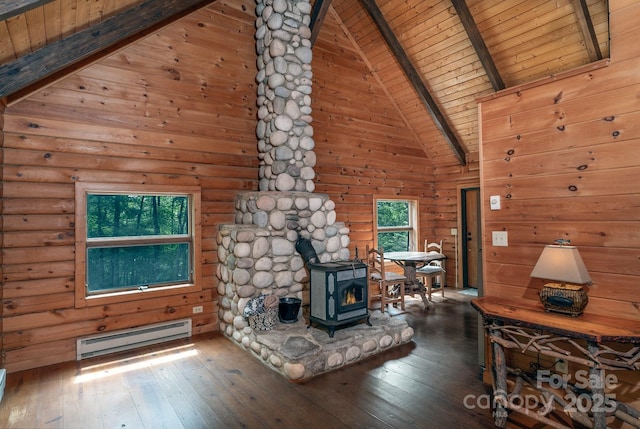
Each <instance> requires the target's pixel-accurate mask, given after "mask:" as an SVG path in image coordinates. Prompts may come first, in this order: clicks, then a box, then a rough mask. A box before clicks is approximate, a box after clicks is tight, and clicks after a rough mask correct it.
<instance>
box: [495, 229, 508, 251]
mask: <svg viewBox="0 0 640 429" xmlns="http://www.w3.org/2000/svg"><path fill="white" fill-rule="evenodd" d="M491 243H492V244H493V245H494V246H502V247H508V246H509V236H508V234H507V231H491Z"/></svg>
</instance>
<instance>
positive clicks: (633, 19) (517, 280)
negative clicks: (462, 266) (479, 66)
mask: <svg viewBox="0 0 640 429" xmlns="http://www.w3.org/2000/svg"><path fill="white" fill-rule="evenodd" d="M610 8H611V11H610V23H611V59H610V65H608V66H605V67H601V68H597V69H593V70H590V71H584V72H579V73H574V74H573V75H571V76H568V77H563V76H556V77H555V78H553V79H548V80H546V81H542V82H539V83H538V84H536V85H530V86H526V87H522V88H516V89H515V90H507V91H504V92H503V93H498V94H496V96H495V97H492V98H489V97H487V98H486V99H484V100H482V102H481V105H480V109H481V113H480V119H481V128H482V129H481V154H482V156H481V184H482V201H483V203H482V210H483V218H484V246H483V247H484V273H485V276H484V277H485V283H484V290H485V294H487V295H496V296H506V297H518V298H523V299H528V300H536V301H537V300H538V291H539V290H540V289H541V287H542V284H543V280H540V279H532V278H530V277H529V274H530V273H531V270H532V269H533V266H534V264H535V263H536V261H537V259H538V257H539V255H540V253H541V251H542V248H543V246H544V245H545V244H551V243H552V242H553V240H555V239H560V238H562V239H570V240H571V243H572V244H574V245H576V246H577V247H578V249H579V251H580V253H581V255H582V258H583V260H584V262H585V264H586V267H587V269H588V270H589V272H590V274H591V277H592V279H593V286H591V287H589V289H588V292H589V305H588V307H587V309H586V312H587V313H598V314H604V315H608V314H615V315H617V316H625V317H630V318H637V319H640V309H639V308H638V304H637V302H638V284H637V282H638V281H637V280H638V275H640V265H639V263H638V261H639V257H640V215H639V213H640V212H639V211H638V201H639V196H640V185H639V184H640V145H639V139H640V130H639V128H638V126H637V124H638V123H640V105H639V104H638V98H639V97H640V75H639V74H638V69H639V68H640V49H638V44H637V43H636V42H635V41H637V39H638V37H640V29H639V28H638V26H637V22H638V20H639V19H640V3H638V2H631V1H627V2H624V1H622V2H611V3H610ZM491 195H499V196H501V198H502V209H501V210H494V211H492V210H489V202H488V201H489V197H490V196H491ZM491 231H507V232H508V247H494V246H492V244H491Z"/></svg>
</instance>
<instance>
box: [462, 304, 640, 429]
mask: <svg viewBox="0 0 640 429" xmlns="http://www.w3.org/2000/svg"><path fill="white" fill-rule="evenodd" d="M471 305H472V306H473V307H474V308H475V309H476V310H477V311H478V312H479V313H480V314H481V315H482V318H483V324H484V328H485V330H486V336H487V339H488V341H489V345H490V347H489V348H488V356H487V364H488V365H489V364H490V365H491V375H492V383H493V390H494V391H493V395H494V397H493V404H494V416H495V424H496V426H498V427H504V426H505V425H506V420H507V417H508V413H509V412H520V413H523V414H525V415H527V416H529V417H531V418H533V419H535V420H538V421H540V422H542V423H544V424H546V425H549V427H554V428H569V426H565V425H563V424H562V423H558V422H557V421H555V420H552V419H551V418H550V417H549V416H548V414H549V413H550V412H551V411H552V410H553V408H555V409H557V407H558V406H559V407H560V409H561V410H562V411H563V412H564V413H566V414H567V415H568V416H569V417H571V419H573V420H575V421H577V422H579V423H581V424H583V425H584V426H586V427H593V428H595V429H604V428H606V427H607V422H606V419H607V416H615V417H616V418H617V419H620V420H622V421H624V422H625V423H628V424H630V425H631V426H632V427H638V428H640V411H638V410H636V409H634V408H633V407H631V406H629V405H628V404H624V403H622V402H620V401H618V400H617V398H616V397H615V395H613V394H611V393H609V392H607V387H611V384H612V378H613V379H615V376H614V375H611V374H606V373H605V371H607V370H631V371H637V370H639V369H640V321H639V320H634V319H626V318H618V317H608V316H600V315H594V314H588V313H585V314H583V315H582V316H580V317H569V316H565V315H560V314H554V313H547V312H545V311H544V309H543V308H542V306H541V305H540V304H538V303H536V302H533V301H527V300H518V299H506V298H500V297H494V296H486V297H482V298H476V299H474V300H472V301H471ZM505 349H516V350H520V351H521V352H526V351H531V352H534V353H538V354H540V355H543V356H548V357H550V358H552V359H562V360H564V361H567V362H573V363H574V365H575V366H576V367H577V368H585V369H582V370H577V371H576V372H575V373H574V374H557V373H554V372H552V371H549V370H544V371H539V370H538V372H537V374H536V375H535V376H532V375H531V374H527V373H526V371H521V370H517V369H510V368H508V367H507V365H506V361H505ZM580 371H583V374H581V373H580ZM507 373H509V374H510V375H514V376H515V387H514V388H513V389H512V392H510V393H509V392H508V391H507ZM572 376H573V377H572ZM614 381H615V380H614ZM525 384H526V385H527V386H528V387H529V388H530V389H531V390H533V389H535V390H534V391H537V392H538V394H539V395H540V396H539V398H541V399H540V401H541V403H540V404H539V405H545V406H544V407H543V406H540V407H538V408H537V409H531V408H532V407H529V406H528V405H531V401H529V403H525V402H523V396H524V394H523V392H524V390H523V386H524V385H525ZM545 401H546V402H545ZM534 402H535V401H534ZM536 405H538V404H536ZM551 405H552V406H553V407H552V406H551Z"/></svg>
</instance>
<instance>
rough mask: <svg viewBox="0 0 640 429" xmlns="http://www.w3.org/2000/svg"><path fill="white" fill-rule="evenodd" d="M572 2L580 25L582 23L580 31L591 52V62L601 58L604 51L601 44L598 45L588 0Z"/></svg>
mask: <svg viewBox="0 0 640 429" xmlns="http://www.w3.org/2000/svg"><path fill="white" fill-rule="evenodd" d="M571 3H573V9H574V10H575V11H576V18H577V19H578V25H580V31H581V32H582V38H583V39H584V45H585V48H587V52H588V53H589V58H590V59H591V62H594V61H598V60H601V59H602V52H601V51H600V45H598V38H597V37H596V31H595V30H594V28H593V21H591V15H590V14H589V7H588V6H587V1H586V0H571Z"/></svg>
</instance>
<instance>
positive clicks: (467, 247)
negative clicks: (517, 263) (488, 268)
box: [461, 188, 482, 292]
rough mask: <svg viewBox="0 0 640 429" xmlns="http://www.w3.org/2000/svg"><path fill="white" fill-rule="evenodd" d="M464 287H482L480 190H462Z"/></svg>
mask: <svg viewBox="0 0 640 429" xmlns="http://www.w3.org/2000/svg"><path fill="white" fill-rule="evenodd" d="M461 198H462V220H463V221H462V234H463V236H462V237H463V240H462V241H463V243H462V245H463V246H464V247H463V248H462V249H463V252H462V282H463V283H462V285H463V286H464V287H473V288H478V292H480V289H481V286H482V228H481V222H480V188H465V189H462V195H461Z"/></svg>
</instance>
